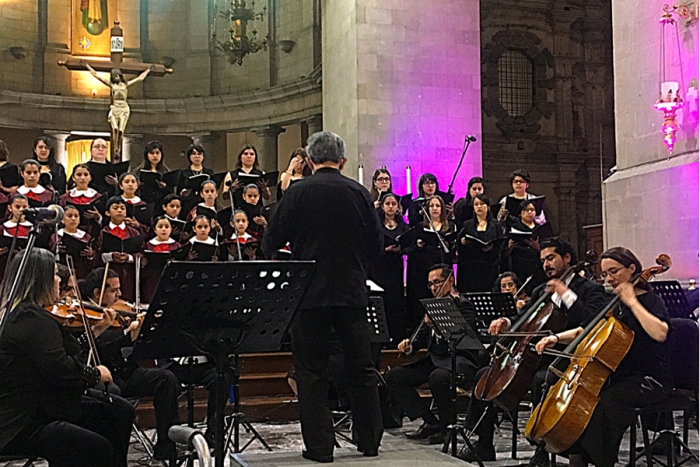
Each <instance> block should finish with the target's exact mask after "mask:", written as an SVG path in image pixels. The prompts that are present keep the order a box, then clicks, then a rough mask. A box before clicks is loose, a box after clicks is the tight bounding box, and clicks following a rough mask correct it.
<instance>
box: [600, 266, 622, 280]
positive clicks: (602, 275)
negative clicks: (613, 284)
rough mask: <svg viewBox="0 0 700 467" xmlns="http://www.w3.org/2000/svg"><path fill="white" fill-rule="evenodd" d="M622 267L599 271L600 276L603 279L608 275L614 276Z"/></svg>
mask: <svg viewBox="0 0 700 467" xmlns="http://www.w3.org/2000/svg"><path fill="white" fill-rule="evenodd" d="M621 269H622V268H610V269H608V270H607V271H603V272H601V273H600V277H602V278H603V279H605V278H606V277H608V276H616V275H617V273H618V272H620V270H621Z"/></svg>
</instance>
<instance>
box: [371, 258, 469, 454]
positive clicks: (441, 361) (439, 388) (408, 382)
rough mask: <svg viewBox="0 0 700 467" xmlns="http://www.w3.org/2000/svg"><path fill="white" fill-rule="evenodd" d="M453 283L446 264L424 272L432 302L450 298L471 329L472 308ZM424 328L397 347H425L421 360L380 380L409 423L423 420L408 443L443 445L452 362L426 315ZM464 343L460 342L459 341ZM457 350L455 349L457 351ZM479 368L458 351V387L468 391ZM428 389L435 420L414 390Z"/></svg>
mask: <svg viewBox="0 0 700 467" xmlns="http://www.w3.org/2000/svg"><path fill="white" fill-rule="evenodd" d="M454 284H455V280H454V274H453V273H452V267H451V266H449V265H447V264H437V265H435V266H433V267H431V268H430V270H429V271H428V288H430V291H431V292H432V293H433V296H434V297H436V298H442V297H451V298H452V299H453V300H454V302H455V304H456V305H457V308H459V310H460V311H461V312H462V314H463V315H464V317H465V318H466V320H467V322H468V323H469V325H470V326H472V329H473V328H474V325H475V324H476V313H475V311H474V307H473V306H472V304H471V303H470V302H469V300H467V298H466V297H465V296H463V295H460V294H459V292H457V290H456V289H455V288H454ZM423 323H424V324H425V325H424V326H423V327H422V328H421V331H420V332H419V333H418V335H417V337H416V341H415V342H410V341H409V339H404V340H403V341H401V342H400V343H399V346H398V348H399V350H400V351H402V352H409V353H410V352H412V351H413V349H418V348H421V347H425V348H427V349H428V353H427V355H426V356H425V357H423V358H421V359H420V360H417V361H415V362H413V363H409V364H408V365H401V366H398V367H394V368H392V369H391V370H389V371H388V372H387V373H386V375H385V376H384V379H385V380H386V384H387V387H388V388H389V391H390V392H391V394H392V396H393V397H394V399H395V400H396V402H397V403H398V404H399V405H400V406H401V407H402V408H403V410H404V412H405V413H406V415H407V416H408V418H410V419H411V420H415V419H416V418H422V419H423V425H421V427H420V428H419V429H418V430H417V431H414V432H409V433H406V436H407V437H408V438H409V439H426V440H427V441H428V443H430V444H440V443H444V442H445V434H446V432H447V425H448V424H449V423H450V419H449V418H450V402H451V394H450V375H451V369H452V361H451V358H450V354H449V348H448V345H447V342H445V340H444V339H442V338H440V336H439V334H437V333H436V332H435V331H434V330H433V325H432V323H431V322H430V319H429V318H428V316H427V315H425V317H424V321H423ZM462 342H464V341H462ZM457 348H458V350H459V348H460V347H459V346H458V347H457ZM477 368H479V364H478V359H477V353H476V352H474V351H469V350H459V352H458V355H457V375H458V376H459V378H460V379H461V380H462V383H461V385H463V386H464V387H472V386H473V384H474V375H475V373H476V370H477ZM426 382H427V383H428V385H429V386H430V392H432V394H433V399H434V401H435V405H436V407H437V412H438V416H437V417H436V416H435V414H433V413H432V412H431V410H430V407H429V406H428V405H427V404H426V403H425V402H423V401H422V400H421V398H420V395H419V394H418V391H417V388H418V387H419V386H420V385H422V384H425V383H426Z"/></svg>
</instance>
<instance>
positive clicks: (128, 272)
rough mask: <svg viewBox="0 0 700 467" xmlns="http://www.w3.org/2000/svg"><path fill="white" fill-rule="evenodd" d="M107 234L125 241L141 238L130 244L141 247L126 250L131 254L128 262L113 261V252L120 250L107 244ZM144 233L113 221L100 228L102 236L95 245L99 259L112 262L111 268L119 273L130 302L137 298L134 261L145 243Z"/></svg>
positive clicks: (123, 294) (124, 293) (127, 299)
mask: <svg viewBox="0 0 700 467" xmlns="http://www.w3.org/2000/svg"><path fill="white" fill-rule="evenodd" d="M107 236H112V237H116V238H117V239H120V240H122V244H125V243H124V241H126V240H129V239H136V238H140V240H139V241H135V240H132V242H129V243H130V244H131V243H133V244H137V243H138V244H139V248H134V249H132V250H137V251H124V253H128V254H129V255H130V258H129V262H127V263H115V262H114V261H112V255H111V253H113V252H115V251H119V250H115V249H112V248H110V247H108V246H106V245H105V243H106V241H105V238H106V237H107ZM143 238H144V237H143V234H142V233H141V232H140V231H139V230H137V229H135V228H133V227H129V226H128V225H126V224H125V223H123V222H122V224H121V225H114V224H113V223H112V222H110V223H109V224H107V225H106V226H105V227H103V228H102V230H100V236H99V237H98V239H97V244H96V245H95V250H96V251H97V252H98V253H99V254H100V257H99V259H100V260H101V261H98V262H101V263H102V264H106V263H110V264H109V268H110V269H112V270H113V271H115V272H116V273H117V274H119V282H120V286H121V292H122V298H123V299H124V300H126V301H128V302H133V301H135V299H136V269H135V263H134V256H135V255H137V254H139V253H140V245H141V244H142V243H143Z"/></svg>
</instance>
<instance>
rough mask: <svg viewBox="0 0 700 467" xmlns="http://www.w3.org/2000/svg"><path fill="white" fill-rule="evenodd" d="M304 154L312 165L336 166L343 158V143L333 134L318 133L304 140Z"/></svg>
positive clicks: (328, 132)
mask: <svg viewBox="0 0 700 467" xmlns="http://www.w3.org/2000/svg"><path fill="white" fill-rule="evenodd" d="M306 154H307V155H308V156H309V158H310V159H311V160H312V161H313V163H314V164H323V163H325V162H334V163H336V164H337V163H340V161H341V160H342V159H343V158H344V157H345V142H344V141H343V139H342V138H341V137H340V136H338V135H336V134H335V133H331V132H330V131H320V132H318V133H314V134H313V135H311V136H309V139H308V140H306Z"/></svg>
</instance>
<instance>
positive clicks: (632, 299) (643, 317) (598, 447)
mask: <svg viewBox="0 0 700 467" xmlns="http://www.w3.org/2000/svg"><path fill="white" fill-rule="evenodd" d="M600 268H601V270H602V273H601V276H602V277H603V278H605V279H606V280H607V282H608V284H610V286H611V287H612V288H613V292H614V293H615V294H616V295H617V296H619V297H620V302H621V303H620V304H619V305H618V306H617V308H616V309H614V311H613V313H614V316H615V318H617V319H618V320H619V321H621V322H622V323H623V324H624V325H625V326H626V327H627V328H629V329H630V330H632V331H633V332H634V340H633V341H632V346H631V347H630V349H629V350H628V351H627V354H626V355H625V356H624V357H623V359H622V361H621V362H620V364H619V365H618V367H617V369H616V370H615V371H614V372H613V373H612V374H611V375H610V376H609V377H608V381H607V382H606V385H605V386H604V388H603V389H602V391H601V393H600V402H598V405H597V406H596V408H595V410H594V411H593V415H592V416H591V419H590V421H589V423H588V425H587V426H586V429H585V430H584V431H583V434H582V435H581V437H580V438H579V439H578V441H576V443H575V444H574V446H573V447H571V448H570V449H569V450H568V455H569V465H571V466H573V467H582V466H585V465H587V464H588V463H593V464H594V465H596V466H597V467H613V466H614V465H615V462H616V461H617V455H618V452H619V451H620V443H621V441H622V437H623V435H624V434H625V432H626V431H627V429H628V428H629V427H630V425H631V424H632V422H633V421H634V419H635V417H636V412H635V409H637V408H640V407H644V406H646V405H650V404H656V403H659V402H663V401H664V400H665V399H667V398H668V397H669V396H670V394H671V388H672V384H673V381H672V376H671V374H670V371H669V366H670V361H669V355H668V351H667V348H666V345H664V342H665V341H666V337H667V335H668V332H669V327H670V323H671V318H670V316H669V314H668V311H667V309H666V305H665V304H664V301H663V300H662V299H661V298H660V297H659V296H658V295H656V294H654V292H653V291H652V289H651V287H649V285H648V284H647V283H645V282H643V281H640V283H638V284H637V285H632V282H633V281H634V278H635V276H636V275H638V274H640V273H641V272H642V271H643V269H642V264H641V263H640V261H639V259H637V257H636V256H635V255H634V253H632V252H631V251H630V250H628V249H627V248H623V247H614V248H610V249H609V250H607V251H605V252H604V253H603V254H602V255H601V260H600ZM582 332H583V328H581V327H578V328H576V329H571V330H569V331H564V332H560V333H558V334H555V335H553V336H548V337H545V338H543V339H541V340H540V341H539V342H538V343H537V345H536V350H537V351H538V352H540V353H541V352H542V351H543V350H544V349H545V348H548V347H553V346H554V345H556V344H557V343H559V342H561V343H569V342H571V341H573V340H574V339H576V338H577V337H578V336H579V335H580V334H581V333H582Z"/></svg>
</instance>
